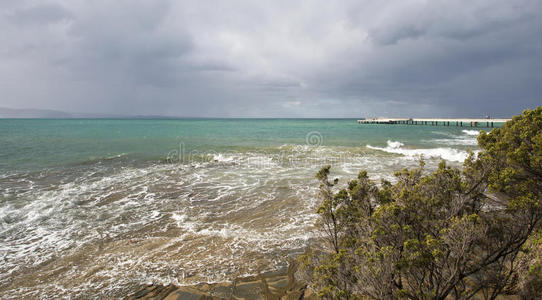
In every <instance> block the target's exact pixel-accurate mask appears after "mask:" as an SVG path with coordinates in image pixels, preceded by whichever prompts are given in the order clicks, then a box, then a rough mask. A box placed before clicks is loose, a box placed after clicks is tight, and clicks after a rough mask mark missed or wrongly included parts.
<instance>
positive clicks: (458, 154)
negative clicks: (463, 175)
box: [367, 140, 469, 162]
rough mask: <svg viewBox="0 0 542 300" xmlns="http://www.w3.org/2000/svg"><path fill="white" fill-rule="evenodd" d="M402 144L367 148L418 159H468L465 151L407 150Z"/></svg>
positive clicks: (395, 143)
mask: <svg viewBox="0 0 542 300" xmlns="http://www.w3.org/2000/svg"><path fill="white" fill-rule="evenodd" d="M403 146H404V144H403V143H401V142H398V141H389V140H388V142H387V146H386V147H375V146H371V145H367V148H369V149H373V150H380V151H384V152H387V153H394V154H401V155H404V156H407V157H412V158H418V157H420V156H423V157H424V158H442V159H445V160H448V161H454V162H462V161H464V160H465V159H466V158H467V157H468V155H469V154H468V152H467V151H462V150H458V149H454V148H442V147H441V148H429V149H407V148H404V147H403Z"/></svg>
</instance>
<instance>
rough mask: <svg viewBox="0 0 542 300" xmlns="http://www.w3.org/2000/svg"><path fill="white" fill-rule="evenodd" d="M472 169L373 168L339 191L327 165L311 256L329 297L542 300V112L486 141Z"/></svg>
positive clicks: (314, 276) (310, 265) (313, 275)
mask: <svg viewBox="0 0 542 300" xmlns="http://www.w3.org/2000/svg"><path fill="white" fill-rule="evenodd" d="M478 144H479V147H480V152H478V153H471V154H470V156H469V157H468V158H467V159H466V160H465V161H464V164H463V168H462V169H461V170H460V169H458V168H454V167H450V166H448V165H447V164H446V163H445V162H444V161H443V162H441V163H440V165H439V166H438V169H437V170H436V171H434V172H428V171H427V170H425V169H424V162H423V159H420V165H419V167H418V168H415V169H410V170H407V169H405V170H401V171H398V172H396V173H395V178H396V180H395V181H394V182H393V183H392V182H389V181H386V180H382V181H381V182H379V183H377V182H374V181H372V180H371V179H370V178H369V176H368V174H367V172H366V171H361V172H360V173H359V175H358V176H357V178H356V179H354V180H352V181H350V182H348V183H347V185H346V187H344V188H340V189H339V185H338V184H339V182H338V180H337V179H335V180H330V173H331V168H330V167H329V166H327V167H324V168H323V169H321V170H320V171H319V172H318V174H317V175H316V177H317V179H318V180H319V181H320V184H321V185H320V197H321V201H322V202H321V205H320V206H319V208H318V210H317V213H318V215H319V221H320V225H321V228H322V232H323V233H324V234H323V237H324V238H323V240H324V243H323V244H324V246H323V247H322V248H313V249H312V250H311V251H309V253H307V254H306V255H304V256H303V257H302V258H301V260H302V261H303V263H304V265H305V268H306V269H305V270H306V271H307V274H309V276H310V281H311V283H312V287H313V288H314V289H315V290H316V291H317V293H318V295H319V296H320V297H322V298H326V299H399V298H401V299H403V298H404V299H446V298H454V299H472V298H482V299H496V298H497V297H498V296H499V295H516V296H519V297H521V298H522V299H535V298H539V297H542V263H541V260H540V256H541V255H542V247H541V244H542V234H541V230H540V228H541V225H540V224H541V219H542V202H541V200H542V107H538V108H536V109H534V110H525V111H524V112H523V114H522V115H519V116H516V117H514V118H513V119H512V120H511V121H509V122H507V123H505V124H504V125H503V126H502V127H501V128H495V129H493V130H492V131H491V132H489V133H485V132H481V133H480V135H479V137H478Z"/></svg>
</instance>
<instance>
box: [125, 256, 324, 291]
mask: <svg viewBox="0 0 542 300" xmlns="http://www.w3.org/2000/svg"><path fill="white" fill-rule="evenodd" d="M127 299H131V300H134V299H167V300H174V299H179V300H181V299H214V300H222V299H224V300H225V299H247V300H248V299H254V300H256V299H310V300H312V299H318V297H317V296H316V294H315V293H314V292H313V291H312V290H311V289H310V288H308V284H307V283H306V282H305V281H304V280H302V279H300V276H299V274H297V264H296V263H294V262H290V265H289V266H288V268H283V269H282V270H279V271H271V272H265V273H261V274H259V275H253V276H246V277H239V278H236V279H234V280H233V281H231V282H221V283H198V284H195V285H186V286H176V285H174V284H169V285H156V284H150V285H143V286H141V287H139V288H138V289H137V291H136V292H134V293H133V294H130V295H128V296H127Z"/></svg>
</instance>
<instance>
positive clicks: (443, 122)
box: [358, 118, 510, 128]
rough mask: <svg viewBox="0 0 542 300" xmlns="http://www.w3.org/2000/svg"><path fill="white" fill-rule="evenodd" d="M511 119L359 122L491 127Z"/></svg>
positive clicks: (367, 121)
mask: <svg viewBox="0 0 542 300" xmlns="http://www.w3.org/2000/svg"><path fill="white" fill-rule="evenodd" d="M509 120H510V119H447V118H443V119H423V118H422V119H412V118H411V119H401V118H372V119H362V120H358V123H359V124H405V125H432V126H457V127H488V128H489V127H491V128H493V127H494V126H495V123H504V122H507V121H509Z"/></svg>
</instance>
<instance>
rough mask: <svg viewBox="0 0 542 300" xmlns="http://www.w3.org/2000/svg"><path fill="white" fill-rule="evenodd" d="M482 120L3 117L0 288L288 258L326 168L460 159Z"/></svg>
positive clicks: (63, 286)
mask: <svg viewBox="0 0 542 300" xmlns="http://www.w3.org/2000/svg"><path fill="white" fill-rule="evenodd" d="M479 130H488V129H486V128H470V127H455V126H450V127H443V126H438V127H436V126H421V125H418V126H413V125H373V124H365V125H360V124H357V123H356V120H352V119H175V120H167V119H158V120H146V119H133V120H105V119H95V120H94V119H68V120H42V119H28V120H20V119H4V120H0V261H1V262H2V263H1V264H0V293H1V294H2V297H6V298H14V299H15V298H21V297H29V298H55V297H59V296H63V297H90V298H100V297H122V296H123V295H126V293H129V292H133V290H134V289H135V288H136V287H137V286H139V285H141V284H145V283H162V284H167V283H175V284H194V283H199V282H217V281H228V280H232V279H233V278H235V277H238V276H243V275H249V274H255V273H257V272H261V271H268V270H274V269H277V268H281V267H283V266H284V265H285V264H286V263H287V260H288V257H294V256H295V255H296V254H298V253H301V252H302V251H303V250H304V249H305V247H307V245H309V244H310V243H311V242H313V241H314V239H315V238H317V237H318V232H317V230H316V228H315V226H314V223H315V220H316V216H315V214H314V212H315V209H316V207H317V204H318V199H317V189H318V183H317V182H316V180H315V179H314V175H315V174H316V172H317V171H318V170H319V169H320V168H321V167H322V166H325V165H328V164H331V165H332V173H333V176H334V177H338V178H339V179H341V181H340V182H341V183H342V184H346V181H347V180H348V179H349V178H352V177H354V176H355V175H356V174H357V173H358V172H359V171H360V170H363V169H364V170H367V171H368V172H369V175H370V177H371V178H373V179H374V180H377V181H378V180H379V179H382V178H385V179H388V180H392V181H393V175H392V174H393V173H394V171H396V170H398V169H401V168H408V167H415V166H417V164H418V160H419V157H420V155H423V157H424V159H425V160H426V167H427V169H428V170H432V169H434V168H436V166H437V164H438V162H439V161H440V160H442V159H444V160H447V161H448V163H449V164H452V165H455V166H458V167H460V166H461V162H462V161H463V160H464V159H465V157H466V156H467V155H468V150H472V151H477V146H476V136H477V135H478V132H479Z"/></svg>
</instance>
